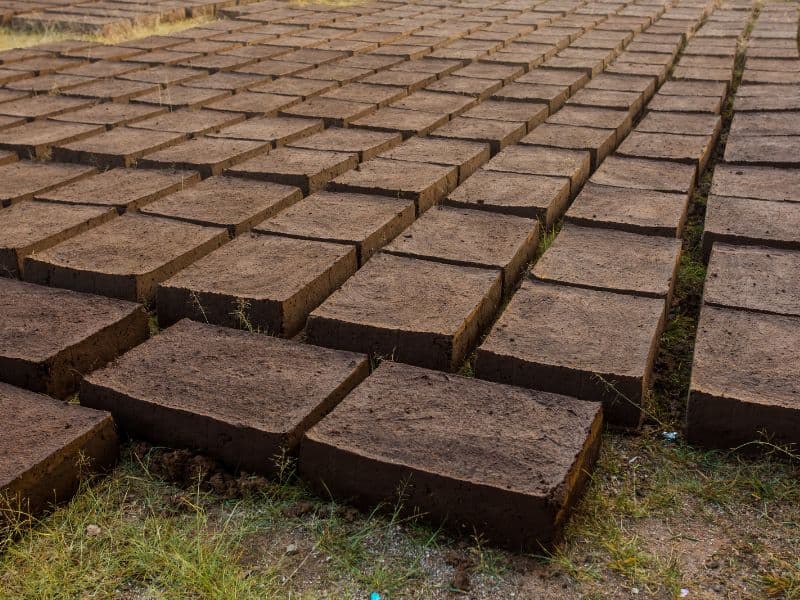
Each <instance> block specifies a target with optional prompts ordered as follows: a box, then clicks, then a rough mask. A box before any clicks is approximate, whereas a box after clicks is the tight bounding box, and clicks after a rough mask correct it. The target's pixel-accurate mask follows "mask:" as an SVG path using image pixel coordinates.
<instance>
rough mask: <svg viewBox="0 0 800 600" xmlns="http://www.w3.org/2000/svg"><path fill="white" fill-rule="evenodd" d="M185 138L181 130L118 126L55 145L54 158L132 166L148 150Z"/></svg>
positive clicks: (103, 165) (108, 165)
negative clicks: (155, 129) (62, 144)
mask: <svg viewBox="0 0 800 600" xmlns="http://www.w3.org/2000/svg"><path fill="white" fill-rule="evenodd" d="M156 118H159V117H156ZM150 120H151V119H147V120H145V121H140V123H141V122H147V121H150ZM185 139H186V137H185V135H184V134H182V133H175V132H169V131H150V130H148V129H133V128H131V127H117V128H115V129H112V130H111V131H107V132H105V133H101V134H99V135H94V136H92V137H90V138H87V139H85V140H80V141H78V142H73V143H71V144H66V145H64V146H56V147H55V148H53V158H54V159H56V160H64V161H67V162H78V163H84V164H89V165H97V166H102V167H131V166H134V165H135V164H136V161H137V160H138V159H140V158H141V157H142V156H143V155H144V154H146V153H147V152H155V151H156V150H160V149H161V148H166V147H167V146H171V145H173V144H177V143H179V142H182V141H183V140H185Z"/></svg>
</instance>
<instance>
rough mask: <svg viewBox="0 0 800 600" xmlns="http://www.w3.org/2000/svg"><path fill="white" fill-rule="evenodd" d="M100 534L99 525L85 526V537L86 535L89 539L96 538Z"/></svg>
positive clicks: (101, 531)
mask: <svg viewBox="0 0 800 600" xmlns="http://www.w3.org/2000/svg"><path fill="white" fill-rule="evenodd" d="M101 533H103V530H102V529H101V528H100V526H99V525H95V524H90V525H87V526H86V535H88V536H89V537H97V536H99V535H100V534H101Z"/></svg>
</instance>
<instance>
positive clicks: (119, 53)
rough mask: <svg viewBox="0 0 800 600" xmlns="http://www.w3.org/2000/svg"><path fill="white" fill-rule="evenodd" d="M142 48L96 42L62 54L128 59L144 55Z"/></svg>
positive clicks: (100, 58)
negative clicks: (87, 46)
mask: <svg viewBox="0 0 800 600" xmlns="http://www.w3.org/2000/svg"><path fill="white" fill-rule="evenodd" d="M143 55H144V54H143V52H142V49H140V48H132V47H127V46H117V45H106V44H96V45H94V46H91V47H89V48H75V49H72V50H68V51H66V52H63V53H62V56H70V57H75V58H84V59H87V60H91V61H98V60H117V61H119V60H128V59H130V58H132V57H134V56H143Z"/></svg>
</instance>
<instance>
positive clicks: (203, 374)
mask: <svg viewBox="0 0 800 600" xmlns="http://www.w3.org/2000/svg"><path fill="white" fill-rule="evenodd" d="M199 348H202V349H203V352H198V349H199ZM154 373H158V377H154V376H153V374H154ZM308 373H314V377H308ZM368 373H369V363H368V360H367V357H366V356H363V355H359V354H354V353H350V352H341V351H335V350H329V349H326V348H318V347H314V346H310V345H308V344H299V343H297V342H292V341H289V340H281V339H277V338H274V337H270V336H266V335H260V334H257V333H250V332H245V331H236V330H234V329H229V328H226V327H215V326H213V325H207V324H202V323H195V322H192V321H188V320H185V321H181V322H180V323H177V324H176V325H174V326H172V327H170V328H168V329H166V330H165V331H163V332H161V333H160V334H159V335H158V336H156V337H154V338H153V339H151V340H149V341H148V342H147V343H145V344H143V345H141V346H139V347H138V348H135V349H134V350H133V351H131V352H128V353H127V354H125V356H123V357H122V358H120V359H119V360H118V361H116V362H115V363H114V364H113V365H110V366H109V367H108V368H106V369H103V370H102V371H97V372H95V373H93V374H92V375H91V376H89V377H87V378H85V379H84V381H83V384H82V387H81V399H82V402H83V403H85V404H86V405H91V406H96V407H100V406H103V407H108V408H109V409H110V410H111V412H112V414H113V415H114V418H115V420H116V422H117V423H118V424H119V425H120V427H122V428H123V429H124V430H125V431H127V432H129V433H131V434H133V435H136V436H137V437H138V436H141V437H144V438H146V439H148V440H150V441H153V442H156V443H169V444H170V445H171V446H175V445H177V446H185V447H189V448H191V449H193V450H196V451H200V452H202V453H203V454H206V455H209V456H212V457H214V458H215V459H217V460H219V461H221V462H223V463H224V464H226V465H227V466H228V467H231V468H234V469H239V468H241V469H245V470H247V471H250V472H258V473H265V474H269V475H277V474H278V471H279V469H280V467H279V464H278V460H279V457H281V456H284V455H285V454H286V453H289V454H291V453H293V452H295V451H296V449H297V446H298V444H299V443H300V440H301V438H302V435H303V433H304V432H305V431H306V430H307V429H308V428H309V427H310V426H312V425H314V424H315V423H316V422H317V421H318V420H319V419H320V418H321V417H322V416H323V415H324V414H326V413H327V412H328V411H330V409H331V408H333V407H334V406H336V404H337V403H338V402H339V401H340V400H341V399H342V398H343V397H344V396H345V395H346V394H347V393H348V392H350V390H352V389H353V388H354V387H355V386H356V385H357V384H358V383H359V382H360V381H361V380H363V379H364V377H366V376H367V375H368ZM198 375H199V376H198ZM180 390H183V391H180ZM223 390H224V392H223V393H224V394H225V396H226V397H227V396H230V398H229V399H227V400H226V401H225V402H221V401H220V393H221V392H222V391H223ZM245 424H246V425H245Z"/></svg>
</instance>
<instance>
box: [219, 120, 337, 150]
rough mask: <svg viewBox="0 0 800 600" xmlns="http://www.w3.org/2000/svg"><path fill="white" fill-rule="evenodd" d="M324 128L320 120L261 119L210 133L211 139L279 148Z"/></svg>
mask: <svg viewBox="0 0 800 600" xmlns="http://www.w3.org/2000/svg"><path fill="white" fill-rule="evenodd" d="M323 126H324V124H323V122H322V121H321V120H319V119H294V118H291V117H261V118H254V119H248V120H247V121H244V122H243V123H237V124H236V125H231V126H230V127H225V128H223V129H220V130H219V131H218V132H216V133H210V134H209V137H220V138H231V139H240V140H256V141H264V142H269V143H270V144H271V145H272V146H273V147H278V146H284V145H286V144H288V143H289V142H292V141H294V140H297V139H300V138H303V137H306V136H308V135H311V134H313V133H316V132H318V131H322V128H323Z"/></svg>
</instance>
